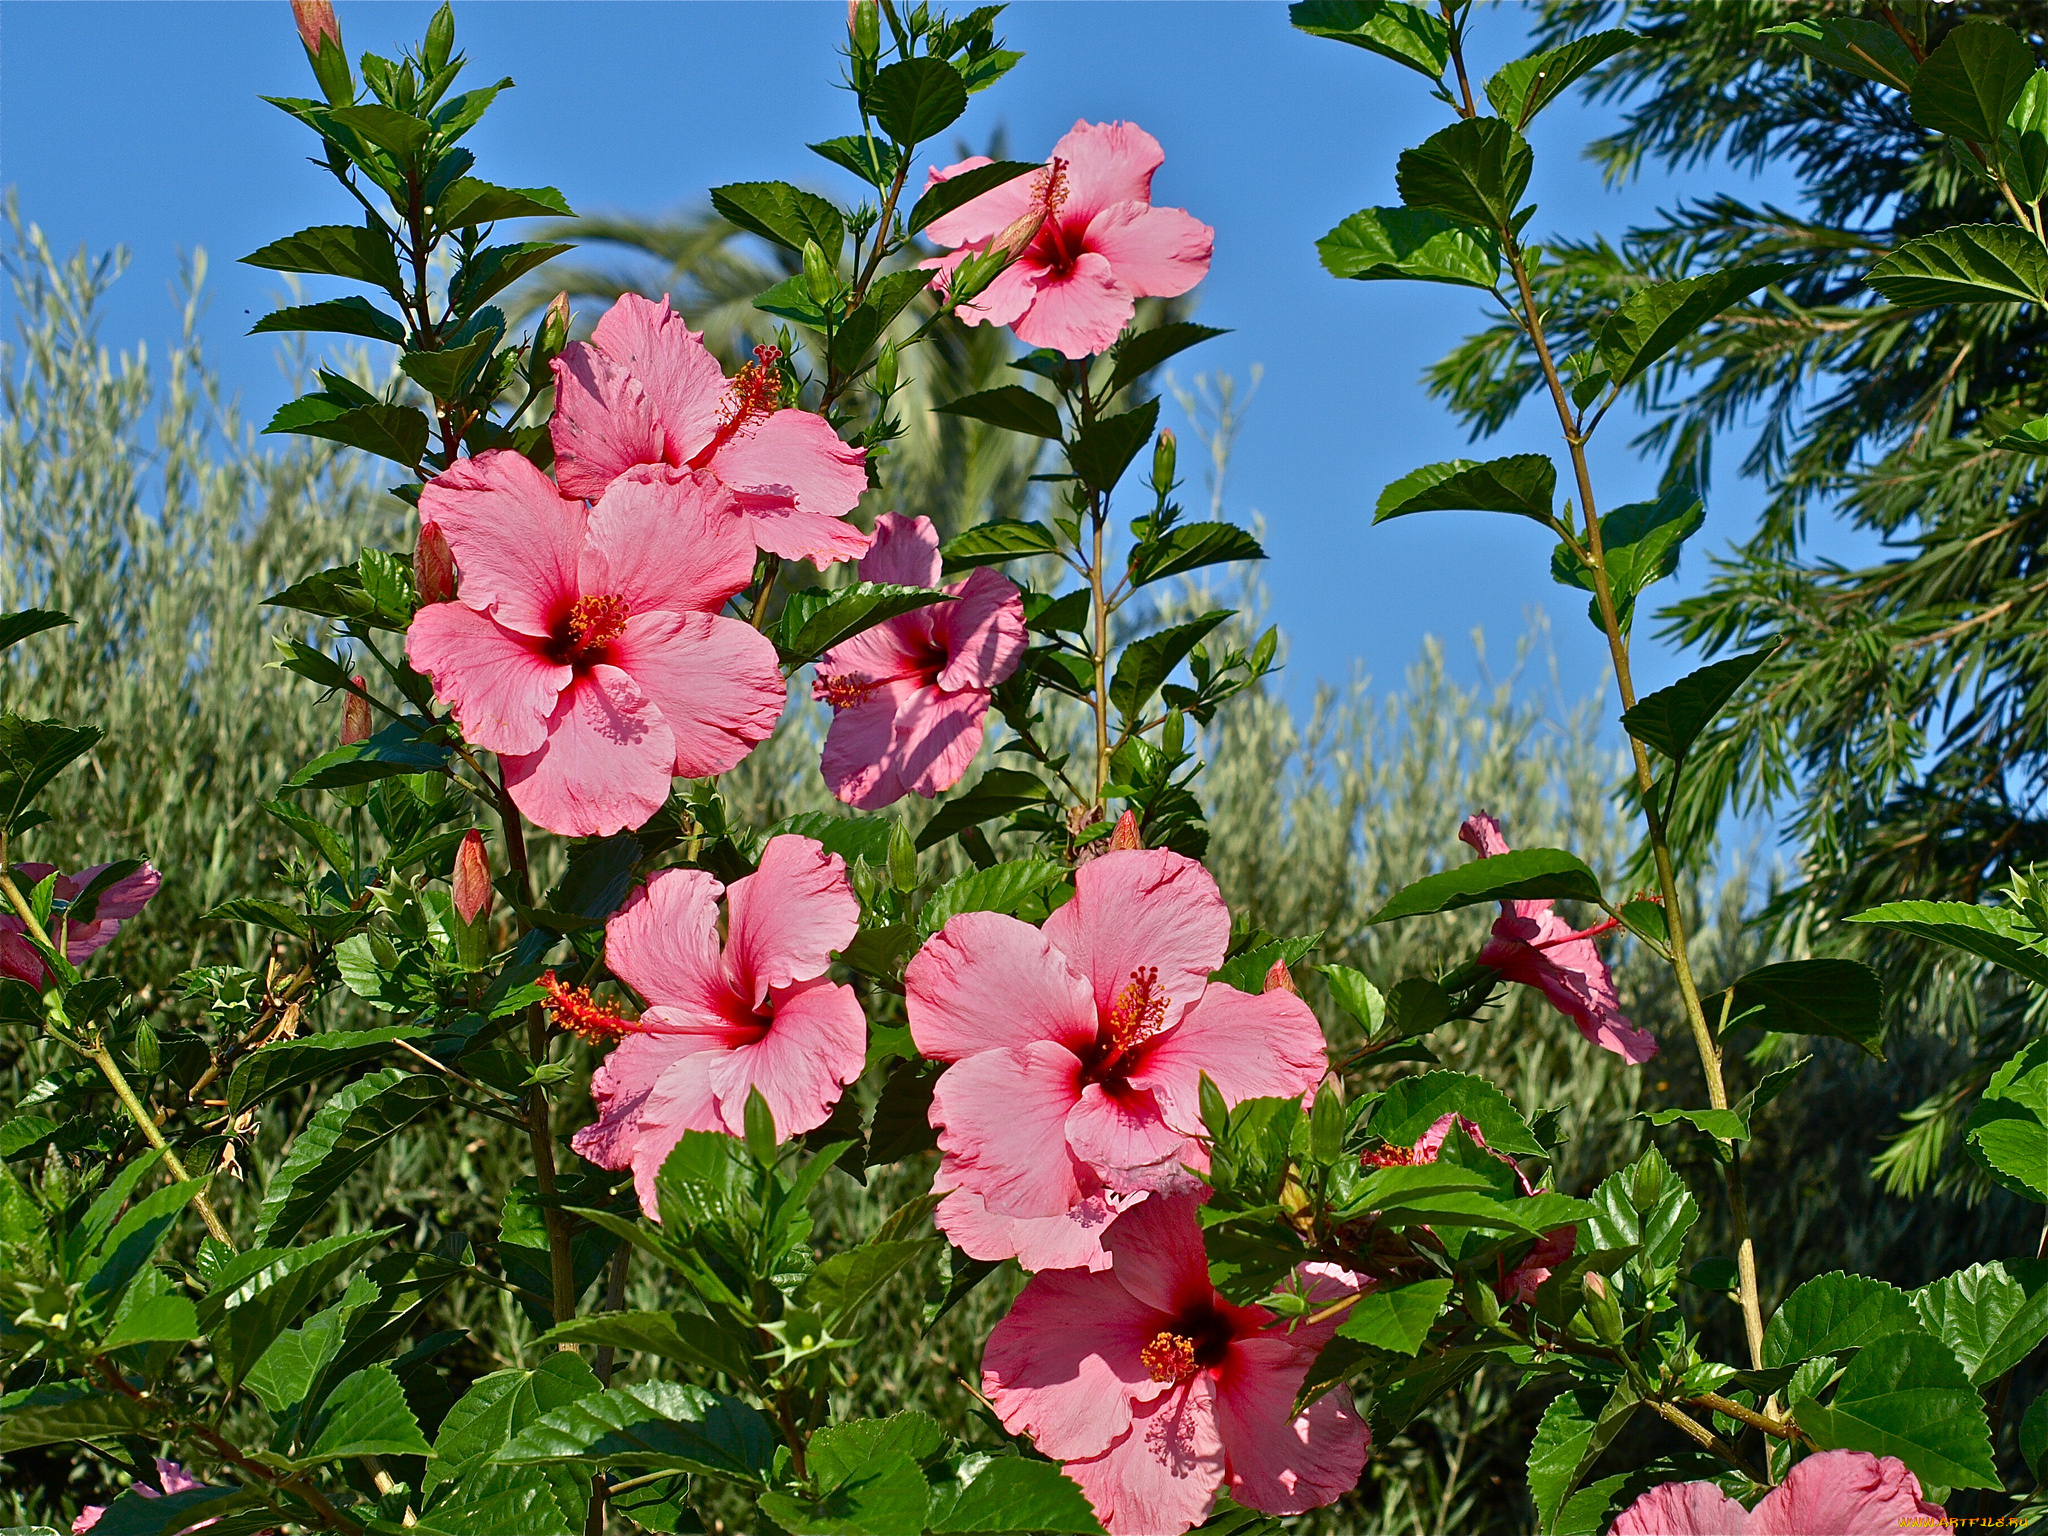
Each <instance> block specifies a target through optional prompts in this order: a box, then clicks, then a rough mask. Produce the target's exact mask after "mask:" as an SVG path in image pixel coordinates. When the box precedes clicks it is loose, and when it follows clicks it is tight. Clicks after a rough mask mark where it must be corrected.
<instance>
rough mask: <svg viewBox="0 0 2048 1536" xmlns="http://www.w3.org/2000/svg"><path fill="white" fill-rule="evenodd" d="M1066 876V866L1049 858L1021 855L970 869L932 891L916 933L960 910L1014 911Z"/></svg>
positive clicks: (928, 931) (930, 928)
mask: <svg viewBox="0 0 2048 1536" xmlns="http://www.w3.org/2000/svg"><path fill="white" fill-rule="evenodd" d="M1066 877H1067V866H1066V865H1065V864H1062V863H1059V862H1057V861H1055V860H1052V859H1024V860H1021V861H1019V862H1017V863H1012V864H997V865H994V866H992V867H991V868H988V869H970V870H969V871H967V873H965V874H964V875H956V876H954V877H953V878H952V879H951V880H948V881H947V882H946V883H945V884H944V885H942V886H940V887H939V888H938V889H937V890H936V891H934V892H932V895H931V899H930V900H929V901H927V902H926V903H925V904H924V910H922V911H921V912H919V913H918V915H917V928H918V933H919V934H920V935H921V936H923V935H930V934H933V933H936V932H938V930H939V929H940V928H942V927H944V926H945V923H946V919H947V918H949V917H954V916H957V915H958V914H959V913H962V912H1015V911H1016V910H1017V908H1018V907H1020V906H1022V905H1023V904H1024V903H1025V902H1026V901H1028V900H1029V899H1030V898H1031V897H1032V896H1034V895H1036V894H1037V893H1038V892H1040V891H1042V890H1044V889H1046V887H1048V886H1052V885H1057V884H1058V883H1059V882H1060V881H1062V880H1064V879H1065V878H1066Z"/></svg>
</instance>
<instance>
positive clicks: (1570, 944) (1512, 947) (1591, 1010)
mask: <svg viewBox="0 0 2048 1536" xmlns="http://www.w3.org/2000/svg"><path fill="white" fill-rule="evenodd" d="M1458 838H1459V840H1460V841H1461V842H1465V843H1468V844H1470V845H1471V846H1472V847H1473V848H1475V849H1476V850H1478V853H1479V856H1480V857H1481V858H1486V859H1490V858H1492V857H1494V856H1495V855H1496V854H1502V853H1506V852H1507V851H1508V840H1507V838H1506V837H1504V836H1502V834H1501V830H1500V823H1499V822H1497V821H1495V820H1494V819H1493V818H1492V817H1491V816H1488V815H1487V814H1486V813H1485V812H1483V811H1482V812H1480V813H1479V814H1478V815H1476V816H1472V817H1469V818H1467V820H1466V822H1465V824H1464V825H1463V826H1462V827H1460V828H1459V829H1458ZM1617 926H1619V925H1618V924H1616V923H1615V922H1613V921H1611V920H1610V921H1608V922H1605V923H1601V924H1599V925H1598V926H1596V927H1592V928H1588V929H1586V930H1585V932H1583V933H1580V932H1576V931H1574V930H1573V928H1572V925H1571V924H1570V923H1568V922H1566V921H1565V920H1564V919H1563V918H1561V917H1559V916H1558V915H1557V913H1556V912H1555V911H1554V910H1552V907H1551V904H1550V903H1549V902H1547V901H1504V902H1502V903H1501V904H1500V916H1499V917H1498V918H1496V919H1495V920H1494V924H1493V937H1492V938H1491V939H1489V940H1487V943H1486V947H1485V948H1484V949H1482V950H1481V951H1480V952H1479V963H1480V964H1481V965H1488V966H1492V967H1493V969H1495V970H1496V971H1499V972H1500V973H1501V975H1503V976H1505V977H1506V978H1507V979H1508V980H1509V981H1518V982H1520V983H1522V985H1523V986H1526V987H1534V988H1535V989H1536V990H1537V991H1539V992H1541V993H1542V994H1543V995H1544V996H1545V997H1547V998H1549V999H1550V1005H1551V1007H1553V1008H1555V1009H1556V1010H1557V1011H1558V1012H1559V1013H1561V1014H1563V1015H1564V1016H1565V1017H1566V1018H1568V1019H1570V1020H1571V1021H1572V1022H1573V1023H1574V1024H1576V1025H1578V1026H1579V1033H1580V1034H1582V1035H1584V1036H1585V1037H1586V1038H1587V1039H1588V1040H1590V1041H1592V1042H1593V1043H1594V1044H1595V1045H1597V1046H1600V1047H1602V1048H1603V1049H1606V1050H1610V1051H1612V1052H1614V1053H1615V1054H1616V1055H1617V1056H1620V1057H1621V1058H1623V1059H1624V1060H1625V1061H1627V1062H1629V1063H1630V1064H1631V1065H1633V1066H1641V1065H1642V1064H1643V1063H1644V1062H1646V1061H1648V1060H1649V1059H1650V1058H1651V1057H1652V1056H1654V1055H1656V1054H1657V1037H1656V1036H1655V1035H1653V1034H1651V1033H1650V1032H1649V1031H1648V1030H1647V1029H1638V1028H1636V1026H1635V1025H1633V1024H1631V1023H1630V1022H1629V1020H1628V1017H1627V1016H1626V1015H1625V1014H1623V1013H1622V1011H1621V998H1620V997H1619V996H1618V995H1617V994H1616V993H1615V990H1614V978H1613V977H1612V976H1611V975H1609V974H1608V970H1607V962H1606V961H1604V960H1602V959H1601V958H1600V951H1599V949H1598V948H1597V947H1596V946H1595V945H1594V943H1593V940H1594V939H1595V938H1597V937H1598V936H1599V935H1601V934H1603V933H1607V932H1609V931H1610V930H1612V929H1614V928H1615V927H1617Z"/></svg>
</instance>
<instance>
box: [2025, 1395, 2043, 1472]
mask: <svg viewBox="0 0 2048 1536" xmlns="http://www.w3.org/2000/svg"><path fill="white" fill-rule="evenodd" d="M2020 1459H2021V1460H2022V1461H2024V1462H2025V1463H2026V1464H2027V1470H2028V1471H2030V1472H2032V1473H2033V1474H2034V1479H2035V1481H2036V1482H2048V1392H2043V1393H2042V1394H2041V1395H2040V1396H2039V1397H2037V1398H2035V1399H2034V1405H2033V1407H2031V1408H2029V1409H2028V1410H2027V1412H2026V1417H2024V1418H2023V1419H2021V1420H2020Z"/></svg>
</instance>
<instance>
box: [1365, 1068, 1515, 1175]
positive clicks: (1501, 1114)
mask: <svg viewBox="0 0 2048 1536" xmlns="http://www.w3.org/2000/svg"><path fill="white" fill-rule="evenodd" d="M1449 1114H1457V1115H1463V1116H1464V1117H1465V1118H1466V1119H1467V1120H1470V1121H1471V1122H1472V1123H1473V1124H1474V1125H1476V1126H1478V1127H1479V1129H1480V1132H1481V1133H1482V1134H1483V1135H1484V1136H1485V1137H1486V1144H1487V1145H1488V1146H1489V1147H1491V1148H1493V1150H1495V1151H1496V1152H1505V1153H1507V1154H1509V1155H1510V1156H1513V1157H1535V1156H1539V1155H1541V1153H1542V1151H1543V1148H1542V1146H1541V1145H1539V1144H1538V1142H1537V1140H1536V1138H1535V1137H1534V1136H1533V1135H1531V1134H1530V1131H1529V1123H1528V1122H1527V1121H1526V1120H1524V1119H1523V1118H1522V1116H1521V1114H1520V1112H1519V1111H1517V1110H1516V1108H1515V1106H1514V1105H1513V1104H1511V1103H1510V1102H1509V1101H1508V1096H1507V1095H1506V1094H1504V1093H1502V1092H1501V1091H1500V1090H1499V1089H1498V1088H1496V1087H1494V1086H1493V1084H1491V1083H1489V1082H1487V1081H1486V1079H1484V1078H1481V1077H1472V1076H1469V1075H1468V1074H1466V1073H1463V1072H1424V1073H1421V1074H1420V1075H1418V1076H1415V1077H1403V1078H1398V1079H1396V1080H1395V1081H1394V1082H1393V1083H1392V1084H1390V1085H1389V1086H1388V1088H1387V1091H1386V1093H1385V1094H1383V1095H1382V1096H1381V1098H1380V1101H1379V1103H1377V1104H1376V1105H1374V1106H1373V1112H1372V1121H1371V1125H1372V1132H1373V1134H1374V1135H1375V1136H1379V1137H1381V1138H1382V1139H1384V1140H1385V1141H1386V1142H1387V1143H1388V1145H1390V1146H1400V1147H1411V1146H1413V1145H1414V1144H1415V1143H1416V1142H1417V1141H1418V1140H1419V1139H1421V1136H1422V1133H1423V1132H1424V1131H1427V1130H1428V1129H1429V1128H1430V1127H1431V1126H1432V1125H1434V1124H1436V1122H1437V1121H1439V1120H1441V1119H1442V1118H1443V1117H1444V1116H1445V1115H1449Z"/></svg>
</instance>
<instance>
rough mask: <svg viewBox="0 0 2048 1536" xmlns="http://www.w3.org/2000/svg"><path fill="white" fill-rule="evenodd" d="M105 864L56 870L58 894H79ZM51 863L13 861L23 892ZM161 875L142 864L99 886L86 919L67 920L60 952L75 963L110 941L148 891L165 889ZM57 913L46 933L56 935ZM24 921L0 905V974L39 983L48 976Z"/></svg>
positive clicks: (142, 903) (59, 896) (72, 896)
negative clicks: (90, 917)
mask: <svg viewBox="0 0 2048 1536" xmlns="http://www.w3.org/2000/svg"><path fill="white" fill-rule="evenodd" d="M106 867H107V866H106V865H104V864H95V865H93V866H92V867H91V868H89V869H81V870H80V871H79V872H78V873H77V874H75V875H58V876H57V887H56V891H57V900H59V901H64V902H70V901H76V900H77V899H78V895H79V892H81V891H83V890H84V889H85V888H86V887H87V886H89V885H91V884H92V883H93V881H94V880H95V879H96V878H98V876H99V873H100V871H101V870H103V869H105V868H106ZM55 869H56V866H55V865H54V864H17V865H15V866H14V883H15V884H16V885H17V886H19V887H20V888H21V893H22V894H23V895H24V896H26V895H27V894H28V893H29V892H30V891H32V890H34V889H35V887H37V886H39V885H41V884H42V883H43V882H44V881H45V880H47V879H49V878H50V876H51V874H52V873H53V872H54V871H55ZM163 883H164V877H163V876H162V875H160V874H158V873H157V872H156V870H154V869H152V868H151V867H150V866H149V865H147V864H145V865H143V866H142V868H140V869H138V870H137V871H135V873H134V874H132V875H129V876H128V877H127V878H126V879H122V880H116V881H115V882H114V883H113V884H112V885H110V886H108V887H107V888H106V889H105V890H103V891H101V892H100V895H99V904H98V910H97V911H96V912H95V913H94V914H93V920H92V921H91V922H89V923H76V922H74V923H71V924H68V925H67V927H66V932H65V934H64V958H65V959H66V960H69V961H70V962H71V963H72V964H73V965H83V964H85V962H86V960H87V959H88V958H89V957H91V956H92V955H95V954H97V953H98V952H99V951H101V950H103V949H105V948H106V947H107V946H108V945H109V944H111V943H113V942H114V935H115V934H117V933H119V932H120V931H121V924H122V923H123V922H124V921H125V920H127V919H128V918H131V917H133V916H135V914H136V913H138V912H140V911H141V910H142V909H143V908H144V907H145V906H147V905H148V904H149V900H150V898H151V897H152V896H154V895H156V893H157V892H158V891H159V890H161V889H163ZM56 927H57V915H56V914H55V913H53V914H52V915H51V923H50V929H51V932H50V938H51V941H52V942H53V943H54V942H55V941H56V938H57V933H56ZM27 933H28V925H27V924H26V923H24V922H22V920H21V919H20V918H18V917H16V916H14V915H13V914H12V913H11V912H8V911H7V910H6V908H4V907H0V976H12V977H14V978H15V980H17V981H25V982H27V983H28V984H29V985H30V986H32V987H36V988H41V987H42V986H43V985H44V984H45V983H46V982H48V981H49V979H50V970H49V967H48V966H46V965H44V964H43V957H42V956H41V955H39V954H37V953H36V949H35V946H34V945H33V944H31V943H29V941H28V939H27V937H26V935H27Z"/></svg>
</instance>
